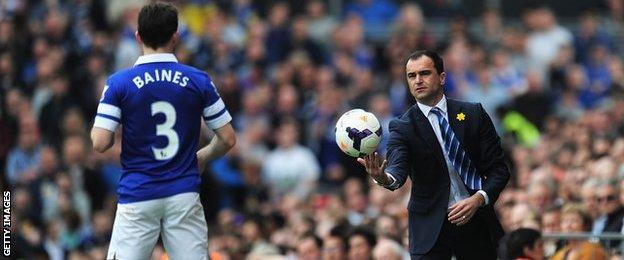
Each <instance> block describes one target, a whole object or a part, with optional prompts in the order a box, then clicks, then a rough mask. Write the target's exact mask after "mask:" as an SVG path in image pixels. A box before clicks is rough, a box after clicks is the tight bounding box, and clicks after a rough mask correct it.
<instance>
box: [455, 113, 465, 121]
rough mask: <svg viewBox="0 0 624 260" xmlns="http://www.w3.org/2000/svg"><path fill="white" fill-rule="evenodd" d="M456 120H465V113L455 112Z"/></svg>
mask: <svg viewBox="0 0 624 260" xmlns="http://www.w3.org/2000/svg"><path fill="white" fill-rule="evenodd" d="M457 120H459V121H464V120H466V115H465V114H464V113H463V112H460V113H459V114H457Z"/></svg>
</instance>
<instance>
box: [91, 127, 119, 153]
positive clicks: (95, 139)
mask: <svg viewBox="0 0 624 260" xmlns="http://www.w3.org/2000/svg"><path fill="white" fill-rule="evenodd" d="M91 142H92V143H93V150H96V151H98V152H100V153H103V152H105V151H106V150H108V148H110V147H111V146H113V144H114V143H115V133H114V132H111V131H109V130H106V129H103V128H99V127H97V126H94V127H93V128H92V129H91Z"/></svg>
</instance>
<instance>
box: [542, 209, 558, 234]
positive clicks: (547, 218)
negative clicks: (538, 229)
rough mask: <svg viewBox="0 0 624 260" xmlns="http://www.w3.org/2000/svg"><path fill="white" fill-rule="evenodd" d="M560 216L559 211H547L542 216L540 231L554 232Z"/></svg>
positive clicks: (556, 229)
mask: <svg viewBox="0 0 624 260" xmlns="http://www.w3.org/2000/svg"><path fill="white" fill-rule="evenodd" d="M560 222H561V217H560V215H559V212H556V211H553V212H547V213H544V215H543V216H542V232H547V233H554V232H557V231H559V223H560Z"/></svg>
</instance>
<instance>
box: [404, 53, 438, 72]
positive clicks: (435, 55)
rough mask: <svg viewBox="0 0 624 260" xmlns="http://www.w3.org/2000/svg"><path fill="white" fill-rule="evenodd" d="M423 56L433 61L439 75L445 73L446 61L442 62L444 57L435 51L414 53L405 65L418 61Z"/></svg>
mask: <svg viewBox="0 0 624 260" xmlns="http://www.w3.org/2000/svg"><path fill="white" fill-rule="evenodd" d="M422 56H427V57H429V58H430V59H431V60H433V66H434V67H435V69H436V70H437V71H438V73H442V72H444V61H443V60H442V56H440V54H439V53H437V52H435V51H430V50H418V51H415V52H412V54H410V55H409V56H408V57H407V60H406V61H405V64H407V62H408V61H410V60H416V59H418V58H420V57H422Z"/></svg>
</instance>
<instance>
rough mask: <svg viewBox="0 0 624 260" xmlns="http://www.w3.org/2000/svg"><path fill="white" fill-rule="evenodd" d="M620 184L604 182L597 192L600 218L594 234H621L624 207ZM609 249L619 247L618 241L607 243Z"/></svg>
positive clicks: (609, 181) (596, 223)
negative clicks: (620, 198) (620, 194)
mask: <svg viewBox="0 0 624 260" xmlns="http://www.w3.org/2000/svg"><path fill="white" fill-rule="evenodd" d="M619 193H620V192H619V187H618V183H617V182H615V181H611V180H604V181H603V182H602V183H601V184H600V185H599V186H598V189H597V190H596V202H597V203H598V209H599V211H600V217H598V219H596V220H595V221H594V224H593V228H592V233H593V234H600V233H604V232H621V230H622V221H624V206H622V204H621V203H620V201H619V200H618V194H619ZM604 245H605V247H607V248H615V247H617V245H619V242H617V241H606V242H605V243H604Z"/></svg>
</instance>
